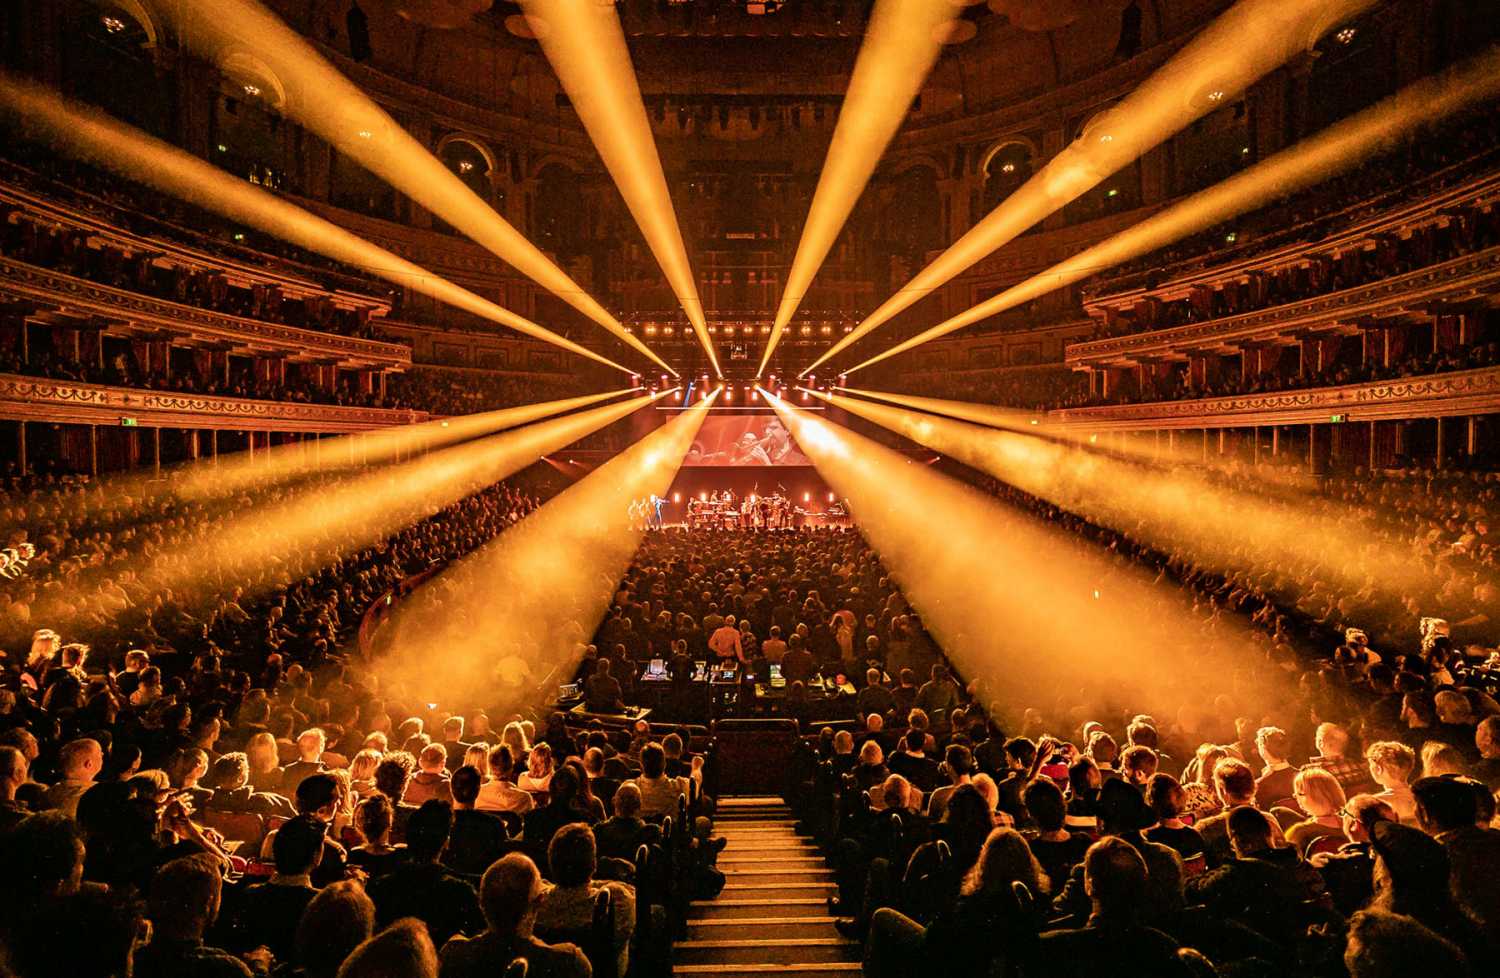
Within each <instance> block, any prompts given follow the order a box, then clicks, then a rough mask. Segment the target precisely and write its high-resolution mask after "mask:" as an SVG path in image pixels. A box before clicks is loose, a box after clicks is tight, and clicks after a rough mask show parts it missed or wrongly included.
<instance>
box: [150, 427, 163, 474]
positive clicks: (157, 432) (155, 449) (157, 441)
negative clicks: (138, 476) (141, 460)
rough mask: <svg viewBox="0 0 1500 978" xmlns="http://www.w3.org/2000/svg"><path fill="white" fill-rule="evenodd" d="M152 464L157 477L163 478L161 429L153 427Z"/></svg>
mask: <svg viewBox="0 0 1500 978" xmlns="http://www.w3.org/2000/svg"><path fill="white" fill-rule="evenodd" d="M151 435H152V438H151V465H152V470H153V472H154V474H155V477H156V478H158V479H160V478H161V429H160V428H152V429H151Z"/></svg>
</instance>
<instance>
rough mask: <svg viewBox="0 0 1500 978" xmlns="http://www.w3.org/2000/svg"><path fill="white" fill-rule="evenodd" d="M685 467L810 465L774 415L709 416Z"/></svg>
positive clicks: (699, 432) (704, 420)
mask: <svg viewBox="0 0 1500 978" xmlns="http://www.w3.org/2000/svg"><path fill="white" fill-rule="evenodd" d="M682 464H683V465H731V466H739V465H811V464H812V463H811V462H810V461H808V458H807V456H806V455H804V454H802V449H801V448H799V447H798V446H797V443H796V442H795V441H793V440H792V435H791V432H789V431H787V429H786V426H785V425H783V424H782V423H781V419H780V418H778V417H777V416H776V415H774V414H710V415H709V416H708V417H707V418H704V419H703V427H702V428H700V429H699V431H698V437H697V438H696V439H694V441H693V446H692V448H690V449H688V453H687V458H686V459H684V460H683V463H682Z"/></svg>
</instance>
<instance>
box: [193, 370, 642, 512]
mask: <svg viewBox="0 0 1500 978" xmlns="http://www.w3.org/2000/svg"><path fill="white" fill-rule="evenodd" d="M632 392H633V389H621V390H614V391H608V392H606V393H603V394H585V395H583V396H581V397H568V398H563V399H561V400H555V401H541V402H538V403H535V404H522V405H519V406H516V407H509V408H501V409H499V410H495V411H481V412H478V413H475V414H464V415H456V416H453V417H447V418H436V419H434V420H432V421H424V422H422V423H420V424H412V425H400V426H398V427H394V428H383V429H381V430H379V431H366V432H360V433H358V434H353V435H342V436H339V437H337V438H324V439H320V440H319V441H318V443H317V444H316V445H315V446H313V448H314V450H316V451H317V452H318V460H317V462H316V464H315V465H314V464H313V463H310V462H309V459H308V451H309V449H308V446H307V445H306V444H305V443H297V444H293V445H278V446H275V447H273V448H271V449H269V450H267V449H261V450H260V451H257V452H256V453H255V456H254V457H253V458H252V457H251V456H250V454H249V453H248V452H236V453H235V454H233V455H228V456H225V455H220V456H219V457H218V458H217V459H216V460H214V461H213V462H208V461H201V462H196V463H192V464H190V465H188V466H185V467H183V468H180V469H178V470H177V472H176V473H175V474H174V476H173V478H172V480H171V486H172V490H173V491H174V492H176V493H177V494H178V495H181V496H185V497H189V498H201V497H208V496H221V495H225V494H227V493H231V492H237V491H239V490H241V489H244V488H247V487H251V486H260V485H270V484H274V483H279V482H285V481H287V480H289V479H291V478H294V477H296V476H298V475H301V474H303V473H306V472H308V471H310V470H312V469H314V468H316V470H317V471H319V472H331V471H337V470H339V469H344V468H354V467H356V466H366V465H374V464H377V463H381V462H388V461H390V460H392V459H396V458H399V457H400V456H402V455H413V454H416V453H418V452H427V451H431V450H433V449H435V448H442V447H444V446H446V445H453V444H456V443H458V442H462V441H467V440H469V439H470V438H478V437H482V436H484V435H489V434H493V433H495V432H497V431H504V430H507V429H510V428H516V427H519V426H521V425H525V424H530V423H531V422H533V421H539V420H541V419H543V418H548V417H551V416H553V415H557V414H565V413H567V412H569V411H575V410H577V409H579V408H585V407H589V406H590V405H594V404H599V403H600V402H602V401H608V400H610V399H611V398H615V397H619V396H620V395H622V394H629V393H632Z"/></svg>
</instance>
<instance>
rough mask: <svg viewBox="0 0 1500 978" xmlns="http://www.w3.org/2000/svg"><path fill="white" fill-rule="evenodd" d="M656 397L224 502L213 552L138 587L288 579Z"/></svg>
mask: <svg viewBox="0 0 1500 978" xmlns="http://www.w3.org/2000/svg"><path fill="white" fill-rule="evenodd" d="M660 396H661V395H660V394H658V395H655V396H652V395H642V396H640V397H636V398H632V399H631V400H628V401H623V402H621V403H619V404H608V405H604V406H602V407H596V408H590V409H588V410H586V411H581V412H578V413H575V414H569V415H565V416H563V417H561V418H553V419H550V420H546V421H539V422H537V423H535V424H531V425H527V426H525V427H522V428H515V429H512V430H510V431H504V432H501V433H499V434H495V435H490V436H488V437H485V438H478V439H475V440H473V441H469V442H465V443H463V444H461V445H454V446H451V447H449V448H444V449H440V450H438V451H435V452H429V453H427V454H425V455H422V456H420V457H419V458H416V459H413V460H412V461H409V462H403V463H400V464H396V465H388V466H384V467H381V468H377V469H373V470H371V471H367V472H366V471H361V472H358V473H357V474H353V475H349V476H347V477H345V478H343V479H341V480H339V481H336V482H334V483H333V484H331V485H323V486H318V485H314V486H311V487H307V488H293V489H290V490H288V491H286V492H283V493H280V494H273V495H272V497H271V499H270V501H266V502H260V503H257V502H255V499H254V497H251V496H245V497H241V499H240V500H236V499H234V498H231V499H229V500H227V502H228V503H230V504H232V505H234V506H235V509H234V511H233V512H232V513H231V515H229V516H228V518H227V519H224V520H223V521H221V522H220V523H218V524H216V526H215V530H214V534H213V545H212V546H204V545H203V541H201V540H195V539H180V540H175V541H172V542H173V543H175V544H176V546H170V547H165V548H163V549H162V550H160V551H158V552H156V553H152V554H149V555H143V562H142V565H141V566H140V567H139V568H138V569H137V570H136V577H137V581H138V583H139V585H140V586H141V587H143V588H146V589H147V590H149V591H151V592H152V593H157V592H163V591H171V592H174V593H177V594H187V595H196V594H197V593H198V591H199V590H200V589H201V588H202V587H203V586H204V582H206V581H212V582H218V581H224V580H233V581H245V580H263V579H265V578H266V577H267V576H269V575H268V573H267V572H268V571H272V570H275V571H277V572H279V573H280V574H282V575H289V576H290V577H291V578H296V577H298V576H300V575H302V574H306V573H310V572H311V571H313V570H315V569H317V568H319V567H323V566H326V565H328V564H330V563H332V562H334V561H336V560H337V559H339V558H340V557H342V556H344V555H346V554H349V553H352V552H355V551H358V550H360V549H362V548H364V547H366V546H370V545H372V544H375V543H378V542H379V541H381V540H383V539H385V538H386V537H388V536H390V535H391V534H392V533H395V532H396V531H397V530H399V529H401V528H402V527H404V526H407V525H409V524H411V523H414V522H416V521H418V520H420V519H423V518H425V517H428V516H431V515H432V514H433V513H436V512H438V511H439V510H441V509H442V508H443V507H445V506H448V505H451V504H452V503H455V502H458V501H459V500H461V499H464V498H465V497H467V496H469V495H472V494H473V493H475V492H478V491H480V490H481V489H485V488H487V487H489V486H491V485H494V484H495V483H496V482H499V481H500V480H501V479H504V478H506V477H508V476H510V475H513V474H514V473H516V472H519V471H520V470H521V469H523V468H525V467H526V466H528V465H531V464H532V463H533V462H535V461H536V460H537V459H539V458H541V457H542V456H543V455H548V454H550V453H552V452H555V451H558V450H559V449H562V448H564V447H565V446H567V445H570V444H572V443H573V442H575V441H578V440H579V439H580V438H583V437H585V436H587V435H589V434H591V433H592V432H595V431H598V430H599V429H601V428H604V427H606V426H608V425H610V424H613V423H615V422H616V421H619V420H621V419H623V418H626V417H628V416H630V415H631V414H633V413H634V412H636V411H639V410H640V409H642V408H644V407H647V406H648V405H650V404H651V403H653V402H654V401H655V400H656V399H657V398H659V397H660ZM189 532H191V531H189ZM86 577H87V575H86V574H85V578H86ZM85 584H86V580H81V581H80V582H79V586H78V588H77V590H78V592H79V594H80V606H83V605H84V603H85V602H86V600H87V598H88V597H89V595H90V593H91V592H92V589H91V588H88V587H85Z"/></svg>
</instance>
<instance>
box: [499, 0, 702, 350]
mask: <svg viewBox="0 0 1500 978" xmlns="http://www.w3.org/2000/svg"><path fill="white" fill-rule="evenodd" d="M521 7H522V9H523V10H525V12H526V18H527V22H528V23H529V24H530V25H531V26H532V29H533V32H534V33H535V34H536V36H537V40H538V41H540V42H541V45H542V51H543V53H545V54H546V55H547V60H548V61H550V62H552V70H553V71H555V72H556V73H557V78H558V81H560V82H561V83H562V87H563V90H564V91H566V92H567V93H568V98H569V99H570V100H572V103H573V109H574V111H576V112H577V113H578V118H579V119H580V120H582V122H583V127H584V128H585V129H586V130H588V134H589V138H591V139H592V140H593V141H594V146H595V147H596V148H597V149H598V150H599V157H600V158H601V159H602V160H603V161H604V166H605V168H606V169H608V170H609V175H610V176H611V177H613V178H614V181H615V186H617V187H619V188H620V195H621V196H622V197H624V198H625V206H626V207H628V208H630V213H631V216H633V217H634V218H635V222H636V224H638V225H639V226H640V229H641V234H642V235H644V236H645V238H646V244H647V245H648V246H649V247H650V248H651V253H652V254H653V255H655V256H656V262H657V264H658V265H660V266H661V270H662V272H663V274H665V275H666V277H667V282H668V283H669V284H670V285H671V286H672V290H673V292H675V293H676V295H677V301H678V302H679V303H680V304H681V305H682V311H683V312H685V313H686V314H687V318H688V322H690V323H692V324H693V331H694V332H696V333H697V334H698V342H699V343H701V344H703V350H704V352H705V353H707V354H708V362H709V363H710V364H711V365H712V366H713V371H714V374H715V376H723V374H722V372H721V371H720V370H719V357H718V354H717V353H715V352H714V344H713V340H712V339H711V338H710V337H709V335H708V323H707V322H706V321H705V320H704V318H703V303H702V301H701V300H699V298H698V285H697V283H696V281H695V280H694V278H693V269H692V266H691V265H690V264H689V263H688V255H687V248H686V246H684V245H683V243H682V229H681V227H679V226H678V224H677V212H676V211H675V210H674V209H673V208H672V196H671V194H670V193H669V192H668V191H667V178H666V174H664V173H663V172H662V168H661V157H660V156H658V155H657V152H656V141H655V139H654V138H653V137H652V134H651V122H650V120H649V119H648V118H647V117H646V105H645V103H644V102H642V101H641V89H640V85H639V83H638V82H637V81H636V77H635V68H634V66H633V65H632V64H631V62H630V51H629V49H627V48H626V46H625V31H624V30H623V29H622V28H621V26H620V16H619V14H618V13H616V12H615V7H614V4H612V3H600V2H599V0H522V3H521Z"/></svg>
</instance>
